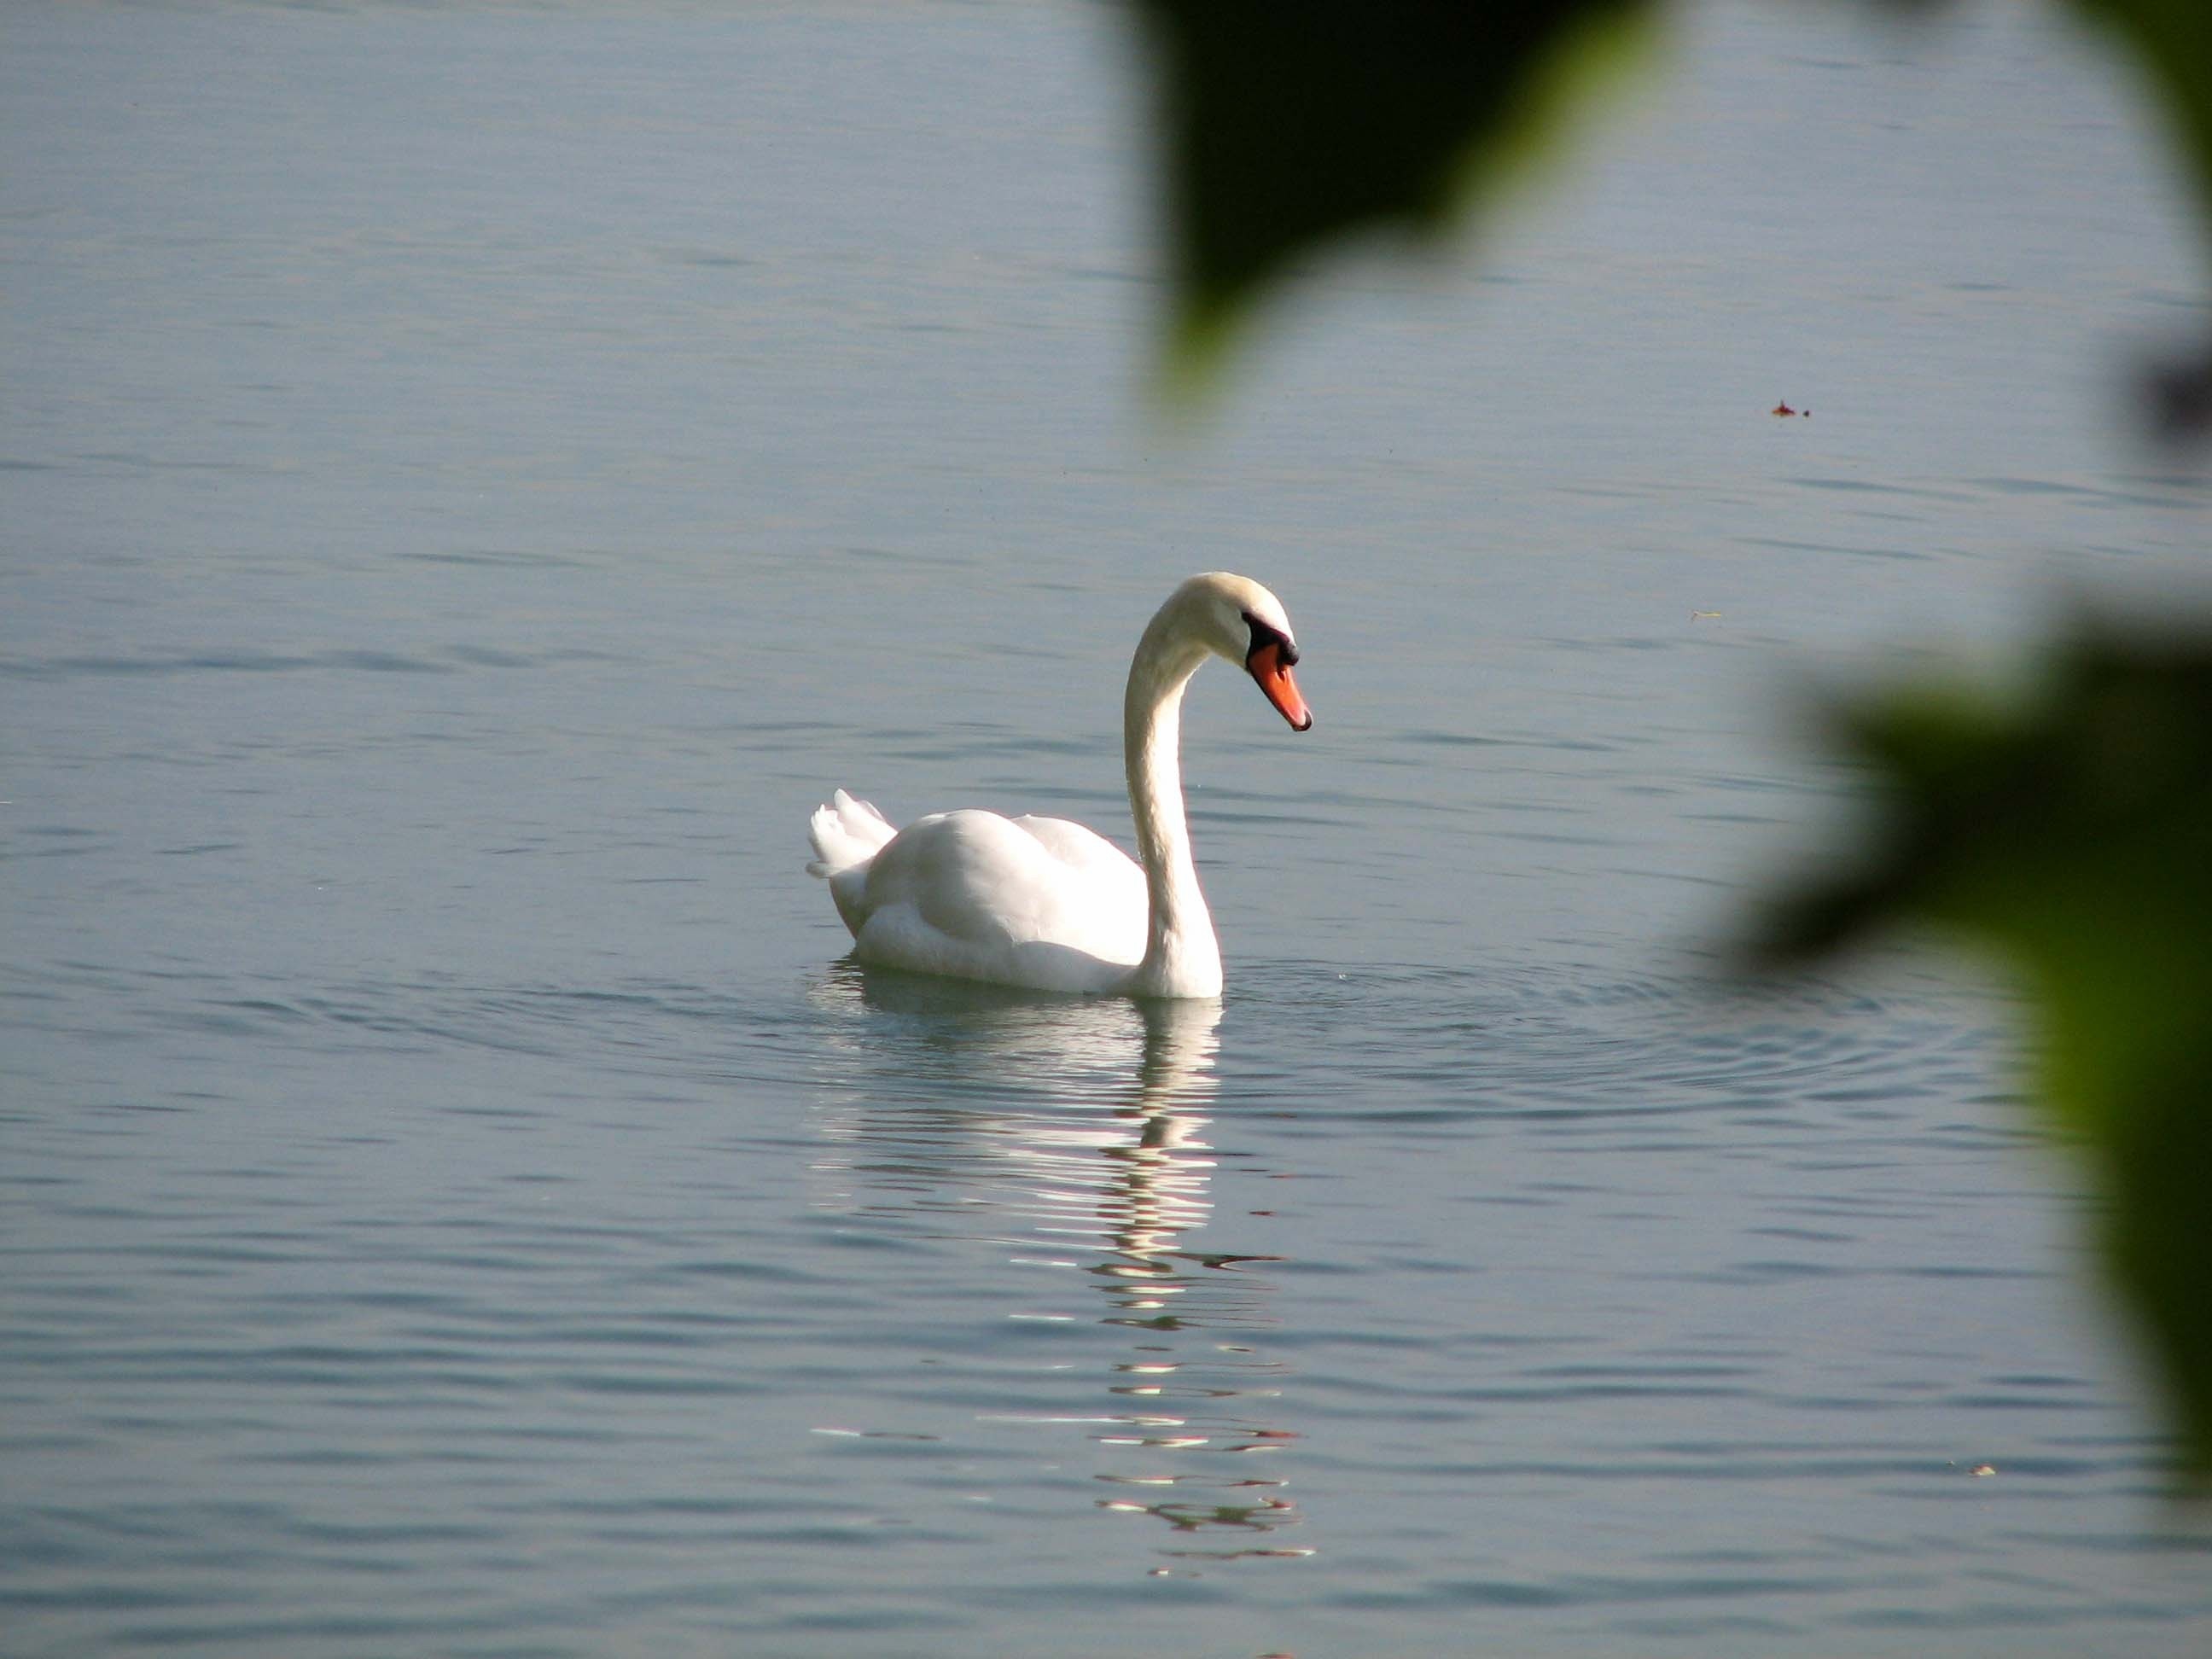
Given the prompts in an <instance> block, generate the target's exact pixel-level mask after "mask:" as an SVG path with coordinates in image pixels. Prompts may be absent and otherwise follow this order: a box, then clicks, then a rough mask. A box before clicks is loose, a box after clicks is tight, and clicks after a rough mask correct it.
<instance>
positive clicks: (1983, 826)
mask: <svg viewBox="0 0 2212 1659" xmlns="http://www.w3.org/2000/svg"><path fill="white" fill-rule="evenodd" d="M1778 3H1780V0H1778ZM1948 3H1949V0H1887V4H1886V5H1884V6H1881V7H1879V8H1875V9H1883V10H1887V11H1888V12H1891V13H1894V14H1897V15H1912V16H1922V15H1933V14H1937V13H1941V12H1942V11H1943V10H1945V9H1948ZM2063 3H2064V5H2065V7H2066V9H2069V10H2070V11H2072V12H2073V13H2075V15H2078V16H2079V17H2080V18H2081V20H2082V21H2084V22H2085V23H2086V24H2087V25H2088V26H2089V27H2091V28H2092V29H2093V31H2094V32H2095V33H2097V34H2098V35H2099V36H2100V38H2102V39H2103V40H2106V41H2107V42H2109V43H2110V44H2111V45H2112V46H2113V47H2114V48H2116V49H2117V50H2118V52H2119V53H2120V55H2121V57H2122V58H2123V59H2124V61H2126V62H2128V63H2129V64H2131V65H2132V67H2133V68H2134V70H2136V73H2137V74H2138V75H2139V76H2140V77H2141V80H2142V86H2143V88H2144V91H2145V94H2146V97H2147V100H2148V101H2150V102H2152V103H2154V105H2155V106H2156V107H2157V108H2158V110H2159V111H2160V115H2161V117H2162V125H2163V129H2164V131H2165V132H2166V135H2167V137H2169V138H2170V139H2171V140H2172V143H2173V145H2174V148H2175V153H2176V155H2177V159H2178V161H2179V164H2180V167H2181V168H2182V170H2183V172H2184V173H2185V175H2186V176H2187V177H2188V178H2189V179H2190V180H2191V183H2192V185H2194V187H2195V190H2196V192H2197V203H2198V205H2199V209H2200V211H2201V213H2202V214H2203V218H2204V222H2205V224H2206V228H2208V230H2212V0H2063ZM1133 4H1134V9H1135V11H1136V13H1137V14H1138V15H1139V19H1140V21H1141V23H1142V26H1143V29H1144V32H1145V33H1146V37H1147V39H1148V40H1149V42H1150V44H1151V46H1152V49H1153V68H1154V73H1155V76H1156V80H1157V82H1158V98H1159V112H1160V120H1159V125H1160V129H1161V135H1162V137H1161V142H1162V145H1163V154H1162V167H1163V172H1164V181H1165V191H1166V195H1167V199H1168V204H1169V221H1170V224H1169V230H1170V250H1171V252H1170V258H1171V260H1172V264H1173V271H1174V278H1175V290H1174V295H1175V299H1174V303H1175V307H1176V310H1175V314H1174V318H1173V319H1172V323H1171V326H1170V344H1171V349H1172V352H1173V356H1174V362H1175V365H1176V372H1177V374H1179V376H1180V378H1181V379H1182V380H1183V381H1184V382H1185V384H1186V385H1188V383H1189V382H1191V381H1193V380H1197V379H1199V378H1200V377H1202V376H1203V375H1204V374H1206V372H1207V371H1208V370H1210V369H1211V368H1212V367H1214V365H1215V363H1216V361H1217V360H1218V357H1219V356H1220V355H1221V351H1222V348H1223V346H1224V344H1225V342H1226V340H1227V338H1228V337H1229V336H1230V335H1231V332H1233V331H1234V329H1235V327H1236V326H1237V324H1238V323H1239V322H1240V321H1241V320H1242V319H1244V318H1245V317H1247V316H1249V313H1250V312H1251V310H1252V308H1253V306H1254V303H1255V301H1256V300H1257V299H1258V298H1260V297H1261V296H1263V295H1266V294H1267V293H1269V292H1270V291H1271V290H1272V289H1274V288H1277V287H1279V286H1280V285H1281V284H1282V283H1283V282H1284V280H1285V278H1286V277H1287V276H1291V274H1293V273H1295V272H1296V271H1297V270H1299V269H1300V268H1301V267H1303V266H1305V265H1306V264H1310V262H1311V261H1312V260H1313V259H1314V258H1316V257H1317V256H1318V255H1319V254H1321V253H1322V252H1325V251H1326V250H1328V248H1330V247H1331V246H1334V245H1336V244H1339V243H1341V242H1343V241H1345V240H1347V239H1351V238H1355V237H1358V236H1363V235H1372V234H1376V233H1386V234H1387V233H1396V234H1400V235H1401V236H1403V237H1404V238H1405V239H1406V240H1407V241H1408V242H1409V243H1419V242H1422V241H1428V242H1431V243H1433V242H1437V241H1441V240H1443V235H1444V234H1445V233H1446V232H1447V231H1449V230H1451V229H1452V228H1455V223H1456V222H1457V221H1458V219H1459V218H1460V217H1462V216H1463V214H1464V213H1465V212H1466V211H1467V210H1469V209H1470V208H1474V207H1479V206H1481V205H1484V204H1486V203H1487V201H1488V200H1489V198H1490V197H1492V195H1494V193H1495V191H1496V188H1497V186H1498V185H1499V184H1500V183H1501V182H1503V181H1504V179H1506V178H1507V177H1508V176H1509V175H1510V173H1511V171H1512V169H1513V167H1515V166H1516V164H1518V163H1520V162H1521V161H1523V160H1524V159H1526V158H1527V157H1528V156H1529V155H1533V154H1534V152H1535V151H1536V150H1537V149H1539V148H1540V147H1541V140H1542V139H1543V138H1544V137H1547V132H1548V129H1549V128H1550V126H1551V125H1553V122H1554V121H1555V120H1556V119H1558V118H1559V117H1561V116H1563V115H1565V114H1570V113H1572V112H1574V111H1575V108H1577V107H1579V108H1582V109H1587V108H1589V106H1590V105H1591V102H1592V100H1591V98H1590V97H1589V90H1590V88H1591V85H1592V82H1593V80H1594V76H1593V75H1592V70H1594V69H1596V68H1600V67H1603V66H1605V65H1606V64H1608V63H1610V62H1612V61H1614V60H1617V59H1620V58H1622V57H1624V56H1625V55H1626V49H1627V48H1629V47H1632V46H1635V45H1636V44H1638V41H1639V40H1640V39H1641V38H1642V36H1643V35H1644V33H1645V32H1646V30H1647V29H1648V28H1649V27H1651V26H1653V25H1654V24H1656V21H1658V20H1659V18H1660V15H1661V14H1662V10H1663V8H1662V5H1661V4H1660V0H1520V3H1512V0H1501V3H1480V0H1467V3H1461V4H1456V5H1454V4H1445V3H1433V0H1419V3H1416V0H1367V3H1364V4H1352V3H1344V0H1336V3H1331V0H1264V3H1263V0H1133ZM2208 252H2212V247H2208ZM2148 401H2149V403H2150V404H2151V406H2152V408H2153V410H2154V412H2155V413H2156V414H2157V415H2159V416H2161V417H2162V418H2163V420H2164V421H2165V422H2166V425H2167V426H2168V427H2169V428H2185V429H2188V430H2191V431H2193V432H2194V433H2196V434H2197V435H2201V434H2202V433H2203V431H2204V430H2205V423H2206V421H2207V418H2208V417H2212V356H2205V355H2203V354H2202V353H2201V351H2200V352H2199V353H2198V354H2197V355H2196V356H2194V357H2192V358H2191V360H2189V361H2186V362H2179V363H2178V364H2177V365H2174V366H2170V367H2168V368H2163V369H2160V370H2159V371H2157V372H2156V373H2155V374H2154V394H2153V397H2152V398H2150V399H2149V400H2148ZM1838 726H1839V732H1840V735H1841V739H1842V742H1843V744H1844V748H1845V750H1846V751H1847V752H1849V753H1850V754H1852V755H1854V756H1856V757H1857V758H1858V759H1859V760H1860V761H1861V762H1863V763H1864V764H1865V765H1866V767H1867V768H1868V769H1869V771H1870V773H1871V775H1872V776H1873V777H1874V779H1875V781H1876V785H1877V787H1878V789H1879V790H1880V791H1881V799H1882V801H1883V803H1884V808H1883V810H1884V812H1885V814H1886V816H1885V817H1884V818H1883V820H1882V823H1881V827H1880V829H1878V831H1877V833H1876V836H1875V847H1874V849H1873V852H1872V856H1871V857H1870V859H1869V862H1868V863H1867V865H1866V866H1865V867H1864V868H1863V870H1860V871H1858V872H1856V873H1855V874H1853V875H1851V876H1850V877H1848V878H1822V879H1818V880H1808V883H1807V884H1806V890H1805V892H1804V893H1803V894H1802V896H1800V897H1799V898H1798V899H1797V900H1796V902H1793V903H1792V904H1791V905H1790V906H1789V907H1788V908H1787V909H1786V911H1784V913H1783V915H1782V917H1781V919H1780V920H1779V921H1778V923H1777V925H1776V928H1775V931H1774V933H1772V934H1771V938H1770V940H1769V943H1770V945H1771V947H1772V955H1773V957H1774V958H1776V959H1782V958H1787V959H1790V960H1802V959H1803V958H1805V957H1809V956H1811V955H1813V954H1814V953H1816V952H1818V951H1823V950H1826V949H1828V948H1830V947H1832V946H1835V945H1841V944H1843V943H1845V942H1847V941H1850V940H1852V939H1857V938H1859V937H1861V936H1862V935H1863V934H1865V933H1869V932H1870V931H1872V930H1873V929H1875V928H1876V927H1879V926H1880V925H1881V924H1883V923H1886V922H1890V921H1920V922H1925V923H1930V924H1934V925H1935V926H1936V927H1941V928H1944V929H1948V930H1950V931H1952V932H1954V933H1957V934H1959V935H1960V936H1963V937H1965V938H1967V939H1974V940H1978V941H1982V942H1984V943H1985V944H1987V945H1990V946H1992V947H1994V948H1996V950H1998V951H2002V952H2003V953H2004V954H2005V955H2006V956H2007V957H2008V958H2009V959H2010V960H2011V961H2012V962H2013V963H2015V964H2016V966H2017V967H2018V968H2019V969H2020V970H2021V972H2022V973H2023V974H2024V975H2026V977H2027V982H2028V984H2029V985H2030V987H2032V992H2033V997H2034V1000H2035V1006H2036V1008H2037V1010H2038V1011H2039V1048H2040V1058H2039V1066H2040V1070H2039V1077H2040V1089H2041V1095H2042V1098H2043V1100H2044V1102H2045V1105H2046V1106H2047V1108H2048V1110H2049V1113H2050V1121H2051V1122H2052V1123H2053V1125H2055V1126H2056V1127H2058V1128H2059V1129H2061V1130H2062V1131H2063V1133H2064V1134H2065V1136H2066V1139H2067V1140H2068V1143H2069V1144H2070V1145H2074V1146H2079V1147H2081V1148H2083V1149H2085V1151H2086V1152H2087V1156H2088V1157H2089V1158H2090V1160H2091V1162H2092V1164H2093V1167H2094V1169H2095V1170H2096V1173H2097V1179H2098V1181H2099V1182H2100V1188H2101V1190H2102V1191H2103V1193H2104V1194H2105V1195H2106V1200H2107V1208H2106V1213H2105V1217H2104V1219H2103V1222H2102V1225H2103V1228H2104V1233H2105V1239H2106V1247H2107V1248H2106V1259H2107V1261H2108V1262H2109V1263H2110V1265H2111V1267H2112V1271H2113V1273H2114V1274H2115V1276H2116V1279H2117V1282H2118V1284H2119V1285H2122V1287H2123V1288H2124V1290H2125V1291H2126V1292H2127V1294H2128V1297H2129V1300H2130V1305H2131V1307H2132V1308H2133V1309H2134V1310H2135V1311H2136V1315H2137V1316H2138V1319H2139V1321H2140V1322H2141V1323H2142V1327H2143V1328H2145V1329H2146V1330H2147V1331H2148V1332H2149V1333H2150V1337H2151V1341H2150V1346H2151V1350H2152V1352H2153V1353H2154V1356H2155V1358H2156V1360H2157V1363H2158V1365H2159V1368H2160V1374H2161V1375H2162V1376H2163V1377H2164V1378H2165V1380H2166V1383H2167V1385H2168V1388H2169V1391H2170V1394H2171V1396H2172V1399H2173V1401H2175V1402H2176V1405H2177V1407H2178V1412H2177V1417H2176V1421H2177V1425H2178V1429H2179V1435H2178V1438H2179V1443H2180V1446H2181V1448H2182V1451H2183V1455H2184V1458H2185V1463H2186V1465H2187V1467H2188V1468H2191V1470H2192V1471H2193V1472H2195V1473H2196V1474H2199V1475H2207V1476H2212V650H2209V649H2208V647H2206V646H2204V645H2203V644H2202V643H2197V644H2176V643H2174V642H2172V641H2160V640H2156V639H2153V638H2150V637H2148V636H2145V635H2140V634H2135V635H2131V634H2129V633H2127V632H2124V631H2121V630H2118V629H2111V628H2106V629H2094V630H2087V631H2084V632H2083V633H2082V634H2081V636H2080V637H2078V638H2077V639H2075V641H2073V642H2072V643H2071V644H2070V645H2069V646H2068V647H2065V648H2064V650H2063V653H2062V655H2061V658H2060V660H2059V662H2058V665H2057V668H2056V670H2055V671H2054V672H2053V674H2052V676H2051V678H2050V679H2049V681H2048V682H2047V684H2045V687H2044V689H2043V690H2042V691H2041V693H2040V694H2039V696H2037V697H2036V698H2035V699H2034V700H2033V701H2032V702H2030V703H2028V704H2026V705H2023V706H2018V707H2008V706H2007V705H2006V704H2005V703H2003V702H2001V701H1999V700H1996V699H1993V698H1977V697H1976V696H1973V695H1972V693H1971V690H1969V689H1966V688H1951V689H1948V690H1941V691H1937V690H1927V689H1922V690H1909V691H1902V692H1899V693H1897V694H1895V695H1893V696H1888V697H1886V698H1879V699H1874V700H1869V702H1866V703H1865V704H1863V706H1861V707H1859V708H1855V709H1851V710H1847V711H1844V713H1843V714H1841V715H1840V716H1839V721H1838Z"/></svg>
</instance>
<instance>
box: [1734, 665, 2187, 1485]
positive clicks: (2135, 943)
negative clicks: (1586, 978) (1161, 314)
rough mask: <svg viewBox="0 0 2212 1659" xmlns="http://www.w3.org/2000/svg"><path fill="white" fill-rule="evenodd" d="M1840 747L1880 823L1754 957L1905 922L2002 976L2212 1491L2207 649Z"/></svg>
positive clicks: (2068, 674)
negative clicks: (2022, 998)
mask: <svg viewBox="0 0 2212 1659" xmlns="http://www.w3.org/2000/svg"><path fill="white" fill-rule="evenodd" d="M1838 733H1839V736H1840V738H1841V741H1842V744H1843V746H1844V749H1845V750H1846V751H1847V752H1848V753H1850V755H1852V756H1854V757H1856V758H1857V759H1858V760H1859V761H1860V762H1861V763H1863V764H1864V765H1865V766H1866V767H1867V768H1868V769H1869V771H1870V772H1871V774H1872V775H1873V777H1874V779H1875V783H1876V787H1877V789H1878V792H1879V813H1878V818H1877V822H1876V823H1875V829H1874V830H1873V832H1872V834H1871V836H1870V837H1869V845H1868V847H1867V848H1866V852H1865V856H1864V858H1863V860H1862V861H1861V862H1860V863H1859V864H1858V866H1857V867H1856V868H1853V869H1850V870H1848V871H1845V872H1833V873H1829V874H1826V875H1824V876H1823V877H1821V878H1819V879H1817V880H1814V881H1812V882H1810V883H1808V884H1807V885H1806V887H1805V888H1804V889H1802V890H1801V891H1800V892H1798V893H1797V894H1796V896H1793V897H1791V898H1790V899H1789V900H1788V901H1786V902H1784V903H1782V904H1780V905H1778V907H1777V908H1776V909H1775V911H1774V912H1773V914H1772V915H1771V918H1770V921H1769V923H1768V926H1767V927H1766V929H1765V935H1764V938H1763V939H1762V941H1761V944H1762V946H1763V948H1764V950H1765V953H1766V954H1767V955H1768V956H1769V957H1770V958H1771V959H1776V960H1780V961H1784V962H1793V961H1802V960H1804V959H1806V958H1808V957H1814V956H1818V955H1822V954H1825V953H1827V952H1829V951H1833V950H1835V949H1837V948H1838V947H1839V946H1842V945H1846V944H1849V943H1851V942H1854V941H1856V940H1858V939H1863V938H1864V937H1865V936H1867V935H1868V934H1869V933H1872V932H1873V931H1875V929H1877V928H1880V927H1887V926H1889V925H1892V924H1896V923H1900V922H1903V923H1919V924H1923V925H1928V926H1932V927H1936V928H1938V929H1941V930H1943V931H1946V932H1948V933H1952V934H1954V935H1955V936H1958V937H1960V938H1962V939H1967V940H1970V941H1972V942H1975V943H1977V944H1979V945H1984V946H1986V947H1989V948H1990V949H1992V950H1994V951H1996V952H1997V953H1998V954H1999V955H2000V956H2001V957H2003V958H2004V959H2005V960H2007V961H2008V963H2010V964H2011V965H2012V966H2013V967H2014V968H2015V969H2016V970H2017V971H2018V973H2019V974H2020V975H2021V978H2022V981H2023V982H2024V983H2025V985H2026V986H2027V990H2028V993H2029V995H2030V998H2031V1000H2032V1003H2033V1009H2034V1013H2035V1019H2036V1030H2037V1041H2038V1046H2039V1054H2038V1057H2037V1089H2036V1094H2037V1097H2038V1099H2039V1101H2040V1102H2041V1103H2042V1104H2043V1105H2044V1106H2045V1109H2046V1110H2047V1113H2048V1121H2049V1125H2050V1127H2052V1128H2053V1129H2054V1130H2056V1131H2057V1132H2058V1133H2060V1134H2062V1135H2063V1136H2065V1137H2067V1138H2068V1139H2070V1140H2072V1141H2073V1142H2075V1144H2077V1145H2078V1146H2081V1148H2082V1149H2084V1151H2085V1152H2087V1156H2088V1158H2089V1162H2090V1164H2091V1167H2092V1169H2093V1171H2094V1175H2095V1178H2096V1181H2097V1182H2098V1185H2099V1187H2100V1191H2101V1194H2102V1197H2103V1199H2104V1200H2105V1202H2104V1206H2103V1213H2102V1216H2101V1219H2100V1225H2101V1228H2102V1244H2103V1248H2104V1256H2105V1260H2106V1265H2107V1266H2108V1267H2109V1268H2110V1270H2111V1273H2112V1278H2113V1280H2114V1282H2115V1283H2116V1284H2117V1285H2118V1286H2119V1288H2120V1290H2121V1291H2122V1292H2123V1293H2124V1297H2125V1298H2126V1300H2127V1302H2128V1304H2129V1306H2130V1310H2131V1311H2132V1312H2133V1313H2134V1314H2135V1316H2136V1320H2137V1323H2138V1324H2139V1326H2140V1328H2142V1330H2143V1332H2144V1333H2145V1334H2146V1335H2147V1337H2148V1347H2149V1351H2150V1352H2151V1355H2152V1358H2153V1361H2154V1366H2155V1368H2156V1370H2157V1372H2158V1374H2159V1376H2160V1378H2161V1380H2162V1381H2163V1383H2165V1385H2166V1393H2167V1395H2168V1397H2169V1398H2170V1400H2171V1401H2172V1404H2173V1407H2174V1416H2175V1422H2176V1426H2177V1440H2178V1443H2179V1450H2180V1454H2181V1458H2182V1462H2183V1465H2184V1468H2185V1470H2186V1471H2187V1472H2188V1473H2189V1474H2191V1475H2192V1476H2194V1477H2197V1478H2199V1479H2203V1478H2206V1477H2209V1476H2212V641H2206V640H2177V639H2173V638H2170V637H2167V638H2153V637H2148V636H2146V635H2142V634H2136V633H2129V632H2125V631H2119V630H2115V629H2109V628H2106V629H2097V628H2085V629H2082V630H2081V632H2080V633H2079V634H2078V635H2077V636H2076V637H2075V639H2074V640H2073V641H2071V642H2070V643H2069V644H2068V645H2067V646H2065V647H2063V650H2062V651H2061V652H2060V653H2059V654H2058V656H2057V660H2056V662H2055V664H2054V665H2053V667H2052V670H2051V672H2050V674H2049V675H2048V676H2047V677H2046V678H2045V681H2044V683H2043V684H2042V685H2041V687H2040V689H2039V690H2037V691H2036V692H2035V693H2033V695H2031V696H2027V697H2026V698H2025V699H2021V700H2017V701H2015V702H2009V703H2008V702H2005V701H2002V700H2001V699H1998V698H1996V697H1993V696H1987V695H1983V694H1979V693H1977V692H1974V691H1972V690H1970V689H1965V688H1961V687H1959V686H1955V685H1954V686H1947V687H1940V688H1921V689H1919V690H1907V691H1900V692H1896V693H1893V694H1891V695H1890V696H1886V697H1882V698H1880V699H1875V700H1871V701H1869V702H1864V703H1862V704H1860V705H1857V706H1856V707H1851V708H1845V709H1844V710H1842V711H1840V714H1839V718H1838Z"/></svg>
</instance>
